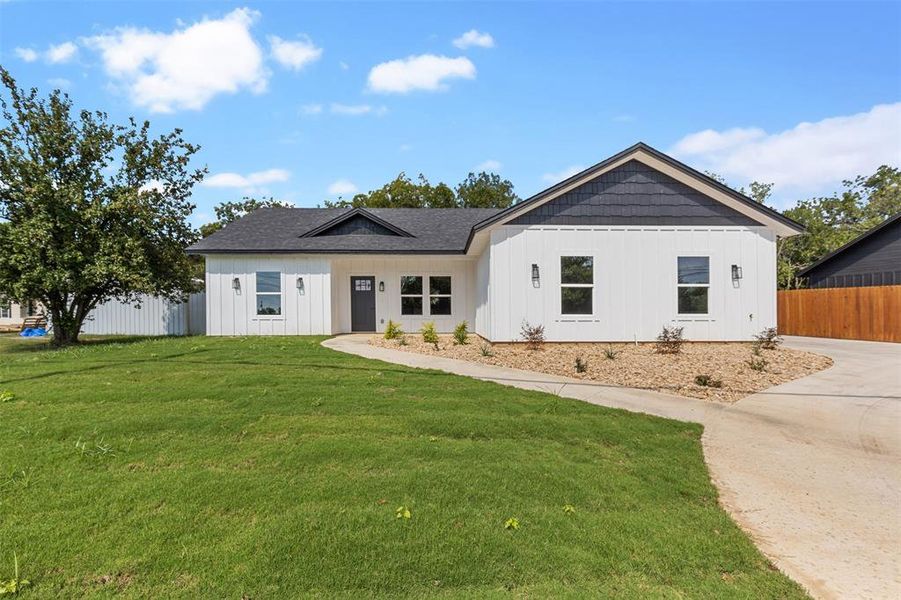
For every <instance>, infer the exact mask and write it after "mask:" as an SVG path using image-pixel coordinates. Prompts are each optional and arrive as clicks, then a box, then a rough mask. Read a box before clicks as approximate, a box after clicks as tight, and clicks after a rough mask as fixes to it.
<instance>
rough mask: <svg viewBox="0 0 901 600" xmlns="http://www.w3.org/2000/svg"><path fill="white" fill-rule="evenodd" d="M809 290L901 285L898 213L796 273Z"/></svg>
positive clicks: (900, 222)
mask: <svg viewBox="0 0 901 600" xmlns="http://www.w3.org/2000/svg"><path fill="white" fill-rule="evenodd" d="M798 276H799V277H804V278H806V279H807V285H808V286H809V287H812V288H827V287H868V286H874V285H901V213H898V214H897V215H895V216H894V217H891V218H889V219H886V220H885V221H883V222H882V224H880V225H877V226H876V227H874V228H872V229H870V230H869V231H867V232H866V233H864V234H863V235H861V236H860V237H857V238H855V239H853V240H851V241H850V242H848V243H847V244H845V245H844V246H842V247H841V248H839V249H837V250H835V251H833V252H830V253H829V254H827V255H826V256H824V257H823V258H821V259H820V260H818V261H817V262H815V263H813V264H812V265H810V266H809V267H807V268H806V269H804V270H802V271H800V272H799V273H798Z"/></svg>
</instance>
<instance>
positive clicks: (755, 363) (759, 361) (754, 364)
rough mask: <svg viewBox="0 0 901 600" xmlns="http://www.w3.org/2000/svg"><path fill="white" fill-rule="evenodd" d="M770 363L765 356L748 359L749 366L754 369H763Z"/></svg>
mask: <svg viewBox="0 0 901 600" xmlns="http://www.w3.org/2000/svg"><path fill="white" fill-rule="evenodd" d="M768 364H769V363H768V362H767V360H766V359H765V358H759V357H754V358H752V359H751V360H749V361H748V366H749V367H751V369H752V370H754V371H763V370H764V369H766V366H767V365H768Z"/></svg>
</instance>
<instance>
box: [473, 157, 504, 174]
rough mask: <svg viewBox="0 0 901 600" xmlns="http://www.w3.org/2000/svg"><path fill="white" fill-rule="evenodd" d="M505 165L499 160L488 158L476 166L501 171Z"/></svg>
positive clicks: (482, 169)
mask: <svg viewBox="0 0 901 600" xmlns="http://www.w3.org/2000/svg"><path fill="white" fill-rule="evenodd" d="M502 166H503V165H502V164H501V163H500V161H498V160H494V159H488V160H486V161H485V162H483V163H482V164H480V165H479V166H477V167H476V169H477V170H479V171H500V170H501V167H502Z"/></svg>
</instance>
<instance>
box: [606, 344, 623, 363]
mask: <svg viewBox="0 0 901 600" xmlns="http://www.w3.org/2000/svg"><path fill="white" fill-rule="evenodd" d="M619 352H620V351H619V350H614V349H613V346H607V347H606V348H604V358H606V359H607V360H615V359H616V357H617V356H619Z"/></svg>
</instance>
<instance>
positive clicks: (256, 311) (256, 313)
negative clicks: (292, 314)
mask: <svg viewBox="0 0 901 600" xmlns="http://www.w3.org/2000/svg"><path fill="white" fill-rule="evenodd" d="M260 273H278V291H277V292H258V291H257V289H258V285H257V278H258V276H259V274H260ZM283 275H284V273H283V272H282V271H254V272H253V292H254V295H253V313H254V318H255V319H271V320H282V319H284V318H285V314H284V310H283V309H284V304H285V299H284V298H283V297H282V294H283V293H284V288H285V286H284V285H282V284H283V282H282V276H283ZM260 296H278V314H277V315H269V314H260V312H259V311H260V308H259V302H258V299H259V297H260Z"/></svg>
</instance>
